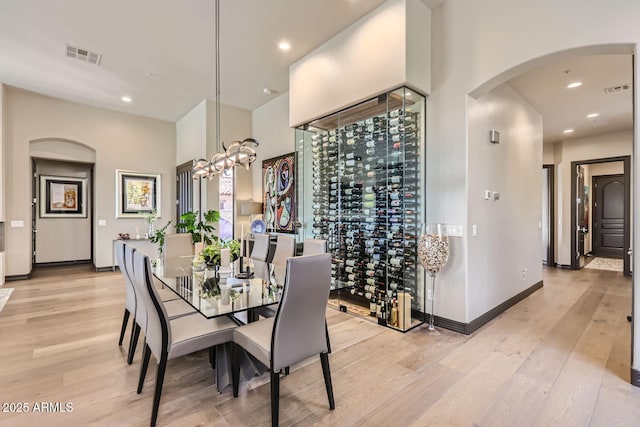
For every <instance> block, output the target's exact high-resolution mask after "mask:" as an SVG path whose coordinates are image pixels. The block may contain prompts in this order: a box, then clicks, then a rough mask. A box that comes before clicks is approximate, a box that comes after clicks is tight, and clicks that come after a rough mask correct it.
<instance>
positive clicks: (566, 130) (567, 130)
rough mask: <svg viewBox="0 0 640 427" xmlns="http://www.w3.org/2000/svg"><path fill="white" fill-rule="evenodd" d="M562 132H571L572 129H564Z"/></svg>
mask: <svg viewBox="0 0 640 427" xmlns="http://www.w3.org/2000/svg"><path fill="white" fill-rule="evenodd" d="M562 133H573V129H565V130H563V131H562Z"/></svg>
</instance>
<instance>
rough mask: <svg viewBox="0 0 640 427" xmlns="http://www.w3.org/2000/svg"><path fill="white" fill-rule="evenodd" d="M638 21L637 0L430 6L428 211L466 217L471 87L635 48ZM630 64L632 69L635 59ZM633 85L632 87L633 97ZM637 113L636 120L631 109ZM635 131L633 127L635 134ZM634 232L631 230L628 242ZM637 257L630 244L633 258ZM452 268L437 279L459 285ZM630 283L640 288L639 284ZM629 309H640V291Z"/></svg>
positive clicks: (639, 341) (453, 219)
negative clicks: (574, 52)
mask: <svg viewBox="0 0 640 427" xmlns="http://www.w3.org/2000/svg"><path fill="white" fill-rule="evenodd" d="M576 11H579V13H577V12H576ZM639 20H640V2H634V1H628V0H612V1H609V2H606V3H603V2H585V1H582V0H564V1H562V2H558V1H552V0H542V1H536V2H532V1H528V0H495V1H491V2H480V1H475V0H459V1H447V2H444V3H443V4H441V5H440V6H439V7H437V8H435V9H434V10H432V34H431V41H432V64H431V65H432V69H431V71H432V81H431V87H432V93H431V96H430V97H429V98H428V99H427V111H428V112H429V113H428V119H427V152H428V153H429V156H428V157H427V158H428V161H427V194H429V198H430V200H431V203H429V204H428V205H427V210H428V212H427V218H429V220H430V221H443V222H449V223H465V222H464V220H465V217H466V215H467V212H468V206H467V202H466V200H465V196H466V167H467V164H468V162H469V161H470V160H471V159H469V158H468V157H467V153H466V147H467V134H466V132H467V110H466V107H467V99H466V95H467V94H471V93H473V94H474V95H475V96H478V95H477V91H479V90H482V91H485V92H486V91H488V90H490V89H492V88H494V87H496V86H498V85H499V84H501V83H504V82H505V81H508V80H509V79H510V78H512V77H513V76H515V75H517V74H518V73H520V72H523V71H526V70H528V69H531V68H533V67H536V66H539V65H540V64H542V63H548V61H549V60H551V59H553V58H557V57H558V56H561V55H567V54H570V52H567V51H568V50H571V49H576V48H583V49H582V50H581V52H582V53H585V54H592V53H635V52H636V50H637V49H636V46H637V44H638V42H640V26H638V24H637V23H638V21H639ZM540 23H544V25H540ZM635 67H636V70H635V75H638V65H637V64H636V65H635ZM639 86H640V85H637V84H636V85H635V86H634V90H635V91H636V93H635V98H636V99H638V96H639V95H640V88H639ZM635 114H636V117H635V119H636V122H637V118H638V117H637V115H638V110H637V109H636V113H635ZM637 137H638V134H637V130H635V131H634V140H635V141H637V140H638V138H637ZM638 167H640V159H638V158H635V159H634V168H635V169H636V170H637V168H638ZM635 200H637V198H635ZM634 204H635V203H634ZM633 212H634V215H635V218H634V219H635V220H636V221H638V220H640V210H639V209H637V208H634V209H633ZM639 238H640V236H637V233H634V245H636V244H637V243H638V242H639ZM638 256H639V255H638V251H635V253H634V264H636V263H637V262H638V258H637V257H638ZM457 273H458V272H457V271H450V272H448V273H447V274H445V275H443V277H441V283H442V285H443V286H445V287H446V286H449V285H453V286H458V285H459V284H458V281H459V280H460V277H459V275H458V274H457ZM501 273H502V270H499V271H496V272H495V275H496V276H498V275H500V274H501ZM634 288H635V289H636V290H637V291H638V292H637V293H636V294H638V293H640V285H639V284H638V283H634ZM449 303H450V304H451V305H458V304H463V303H464V301H460V300H452V301H450V302H449ZM634 308H635V313H640V298H636V301H635V307H634ZM634 326H635V328H634V330H635V331H636V332H635V334H636V339H635V341H634V349H633V354H634V356H635V357H634V361H633V367H634V369H636V370H640V316H635V318H634Z"/></svg>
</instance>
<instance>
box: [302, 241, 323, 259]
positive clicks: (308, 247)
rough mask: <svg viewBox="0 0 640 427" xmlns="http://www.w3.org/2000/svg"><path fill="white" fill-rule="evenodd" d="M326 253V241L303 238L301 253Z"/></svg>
mask: <svg viewBox="0 0 640 427" xmlns="http://www.w3.org/2000/svg"><path fill="white" fill-rule="evenodd" d="M326 253H327V241H326V240H319V239H304V246H303V247H302V255H317V254H326Z"/></svg>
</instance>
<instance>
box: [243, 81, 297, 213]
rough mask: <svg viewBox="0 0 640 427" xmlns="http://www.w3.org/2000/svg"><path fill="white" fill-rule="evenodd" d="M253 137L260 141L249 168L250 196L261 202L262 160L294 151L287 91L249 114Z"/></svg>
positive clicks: (293, 136)
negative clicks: (252, 163)
mask: <svg viewBox="0 0 640 427" xmlns="http://www.w3.org/2000/svg"><path fill="white" fill-rule="evenodd" d="M251 123H252V128H253V137H254V138H255V139H257V140H258V141H259V142H260V146H259V147H258V150H257V151H258V159H257V160H256V163H255V164H254V166H252V168H251V182H252V188H253V190H252V197H251V199H253V200H255V201H256V202H262V161H263V160H266V159H270V158H272V157H276V156H280V155H282V154H287V153H291V152H293V151H295V130H294V129H293V128H291V127H289V93H288V92H287V93H284V94H282V95H280V96H278V97H277V98H275V99H273V100H272V101H270V102H268V103H266V104H264V105H263V106H261V107H259V108H256V109H255V110H253V114H252V115H251Z"/></svg>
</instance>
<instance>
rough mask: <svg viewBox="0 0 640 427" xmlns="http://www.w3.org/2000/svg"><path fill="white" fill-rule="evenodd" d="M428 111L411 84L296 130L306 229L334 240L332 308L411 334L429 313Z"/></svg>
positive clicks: (307, 233) (304, 233) (300, 214)
mask: <svg viewBox="0 0 640 427" xmlns="http://www.w3.org/2000/svg"><path fill="white" fill-rule="evenodd" d="M424 110H425V100H424V97H423V96H421V95H419V94H417V93H416V92H414V91H412V90H410V89H408V88H404V87H403V88H400V89H397V90H394V91H391V92H388V93H386V94H384V95H380V96H378V97H376V98H374V99H371V100H369V101H366V102H363V103H360V104H358V105H355V106H353V107H350V108H348V109H346V110H343V111H340V112H338V113H335V114H332V115H330V116H327V117H324V118H321V119H318V120H315V121H313V122H311V123H308V124H306V125H303V126H300V127H298V128H297V129H296V132H295V137H296V154H297V171H298V173H297V177H298V182H297V191H298V194H297V200H298V203H299V205H298V209H299V211H298V218H300V220H301V233H302V237H304V238H315V239H324V240H327V242H328V244H329V251H330V252H331V255H332V258H333V262H332V266H331V268H332V275H331V289H332V292H331V297H330V304H333V305H336V306H339V307H340V309H342V310H346V311H348V312H351V313H355V314H359V315H363V316H371V317H372V318H376V319H377V321H378V323H380V324H382V325H385V326H389V327H393V328H396V329H399V330H402V331H406V330H408V329H410V328H411V327H413V326H415V325H417V324H419V323H420V322H421V318H422V315H421V314H420V312H421V311H422V295H423V289H424V284H423V281H424V274H423V271H422V267H420V266H419V263H418V259H417V250H416V243H417V236H418V233H419V231H420V230H419V227H420V223H421V222H423V218H424V202H423V193H424V167H423V165H424V149H423V147H424V123H425V114H424Z"/></svg>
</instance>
